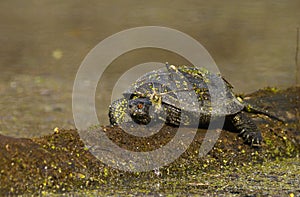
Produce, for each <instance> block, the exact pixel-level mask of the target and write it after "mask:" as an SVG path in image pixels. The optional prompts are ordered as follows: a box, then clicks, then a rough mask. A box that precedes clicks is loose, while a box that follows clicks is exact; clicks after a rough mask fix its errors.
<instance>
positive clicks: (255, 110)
mask: <svg viewBox="0 0 300 197" xmlns="http://www.w3.org/2000/svg"><path fill="white" fill-rule="evenodd" d="M243 104H244V105H245V108H244V111H246V112H249V113H254V114H263V115H266V116H268V117H270V118H272V119H274V120H277V121H280V122H283V123H284V122H285V121H284V120H283V119H281V118H279V117H277V116H275V115H273V114H271V113H270V112H269V111H268V110H265V109H262V108H259V107H257V106H254V105H251V104H249V103H247V102H245V101H243Z"/></svg>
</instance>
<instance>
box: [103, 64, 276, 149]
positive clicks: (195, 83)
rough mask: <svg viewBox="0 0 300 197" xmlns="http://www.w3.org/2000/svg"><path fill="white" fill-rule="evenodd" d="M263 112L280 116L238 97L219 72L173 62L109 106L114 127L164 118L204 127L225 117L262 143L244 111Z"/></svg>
mask: <svg viewBox="0 0 300 197" xmlns="http://www.w3.org/2000/svg"><path fill="white" fill-rule="evenodd" d="M245 111H247V112H255V113H262V114H265V115H268V116H270V117H271V118H275V119H278V118H277V117H275V116H273V115H271V114H270V113H269V112H268V111H266V110H263V109H259V108H257V107H254V106H252V105H250V104H248V103H246V102H245V101H243V100H242V99H241V98H240V97H237V96H235V94H234V92H233V86H232V85H231V84H230V83H229V82H228V81H227V80H225V79H224V78H223V77H222V76H221V75H220V74H215V73H212V72H209V71H208V70H207V69H206V68H202V67H201V68H197V67H194V66H186V65H178V66H175V65H170V64H168V63H166V68H162V69H158V70H154V71H151V72H148V73H146V74H144V75H143V76H141V77H140V78H139V79H138V80H137V81H136V82H135V83H133V84H132V85H131V86H130V87H129V88H128V89H127V90H126V91H125V92H124V93H123V98H120V99H117V100H115V101H114V102H112V104H111V105H110V106H109V120H110V124H111V125H112V126H114V125H120V124H122V123H124V122H126V121H127V120H126V118H125V116H127V115H128V116H129V117H130V118H131V119H132V121H134V122H136V123H138V124H142V125H147V124H149V123H150V122H158V121H163V122H164V123H165V124H168V125H172V126H180V125H185V126H197V127H200V128H201V127H205V126H207V125H209V123H210V122H211V121H218V120H220V119H222V118H223V119H224V120H225V122H226V123H230V125H232V126H233V127H234V129H235V130H236V131H238V132H239V136H240V137H242V139H243V140H244V142H245V143H247V144H250V145H251V146H260V145H261V143H262V135H261V132H260V131H259V129H258V128H257V126H256V124H255V123H254V122H253V121H252V119H251V118H250V117H248V116H247V115H246V114H245V113H244V112H245Z"/></svg>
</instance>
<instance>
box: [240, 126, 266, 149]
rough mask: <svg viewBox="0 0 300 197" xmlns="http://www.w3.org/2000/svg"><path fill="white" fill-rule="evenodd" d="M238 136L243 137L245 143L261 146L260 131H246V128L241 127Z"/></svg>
mask: <svg viewBox="0 0 300 197" xmlns="http://www.w3.org/2000/svg"><path fill="white" fill-rule="evenodd" d="M239 136H241V137H242V138H243V139H244V142H245V143H246V144H249V145H251V146H252V147H257V146H261V142H262V136H261V134H260V132H255V131H249V130H248V131H247V130H246V129H243V130H242V131H241V132H240V133H239Z"/></svg>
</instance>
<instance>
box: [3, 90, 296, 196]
mask: <svg viewBox="0 0 300 197" xmlns="http://www.w3.org/2000/svg"><path fill="white" fill-rule="evenodd" d="M299 98H300V88H299V87H293V88H289V89H286V90H277V89H274V88H267V89H264V90H259V91H257V92H254V93H252V94H249V95H245V96H244V99H245V100H247V101H248V102H250V103H253V104H256V105H257V106H260V107H262V108H264V109H267V110H268V111H269V112H270V113H272V114H274V115H276V116H278V117H280V118H281V119H284V120H285V123H281V122H278V121H276V120H273V119H270V118H269V117H266V116H264V115H256V114H249V116H251V117H252V118H253V119H254V121H255V122H256V124H257V125H258V127H259V128H260V129H261V131H262V135H263V137H264V141H263V144H262V146H261V147H260V148H251V147H249V146H248V145H245V144H244V143H243V141H242V139H241V138H239V137H238V136H237V134H236V133H233V132H228V131H216V132H220V137H219V138H218V141H217V142H216V144H215V146H214V148H213V149H212V150H211V151H210V152H209V153H208V154H207V155H206V156H204V157H198V154H199V148H200V146H201V144H202V141H203V138H204V136H205V133H206V130H204V129H198V132H197V134H196V136H195V137H194V140H193V142H192V143H191V144H190V146H189V147H188V149H187V151H185V152H184V153H183V154H182V155H181V156H180V157H179V158H178V159H176V160H175V161H174V162H173V163H171V164H169V165H166V166H164V167H161V168H160V169H157V170H154V171H149V172H140V173H137V172H123V171H119V170H116V169H113V168H111V167H109V166H108V165H106V164H103V163H102V162H101V161H99V160H98V159H96V158H95V157H94V156H93V154H91V153H90V150H89V149H90V148H91V147H85V145H84V143H83V142H82V140H81V139H80V136H79V134H78V132H77V131H76V130H64V129H55V131H53V133H52V134H50V135H46V136H43V137H39V138H13V137H8V136H4V135H0V158H1V160H0V180H1V182H0V193H1V194H8V193H16V194H20V193H65V192H90V193H92V192H96V193H97V194H99V195H104V194H113V193H114V192H115V193H117V194H120V195H121V194H123V195H124V194H126V193H127V194H128V193H129V192H130V194H140V195H142V194H143V195H144V194H149V195H153V194H154V195H155V194H162V195H167V194H172V193H176V194H196V193H200V194H206V193H209V194H239V195H241V194H244V195H246V194H253V195H255V194H263V195H268V194H270V195H273V194H277V193H278V192H279V191H281V192H282V193H281V194H288V193H294V194H297V193H298V194H299V193H300V188H299V179H300V177H299V174H300V162H299V152H300V131H299V127H300V119H299ZM184 130H186V133H187V135H189V133H190V132H189V130H190V128H184ZM101 132H104V133H105V134H106V135H107V136H108V137H109V138H110V139H111V140H112V141H113V142H114V143H116V144H117V145H118V146H119V147H121V148H124V149H127V150H131V151H136V152H143V151H150V150H155V149H157V148H159V147H162V146H164V145H165V144H167V143H168V142H170V140H171V139H172V138H173V137H174V136H175V134H176V132H177V129H176V128H173V127H170V126H165V127H163V128H162V129H161V131H160V132H159V133H157V134H155V135H154V136H152V137H149V138H146V139H145V138H137V137H133V136H130V135H128V134H126V133H124V132H123V131H122V130H121V129H120V128H118V127H98V128H93V129H91V130H90V131H87V134H90V137H91V138H89V139H90V140H97V135H96V136H95V133H101ZM87 136H88V135H87ZM165 154H166V155H167V152H166V153H165ZM107 155H112V154H110V153H109V152H108V154H107ZM157 157H161V155H157ZM294 160H295V162H294ZM111 161H112V162H115V163H117V165H124V164H123V163H122V162H120V161H117V160H115V161H113V158H111ZM118 162H119V163H118ZM276 162H279V163H276ZM281 162H282V163H281ZM276 166H277V167H276ZM290 172H292V173H290ZM297 185H298V186H297ZM111 190H113V191H114V192H111Z"/></svg>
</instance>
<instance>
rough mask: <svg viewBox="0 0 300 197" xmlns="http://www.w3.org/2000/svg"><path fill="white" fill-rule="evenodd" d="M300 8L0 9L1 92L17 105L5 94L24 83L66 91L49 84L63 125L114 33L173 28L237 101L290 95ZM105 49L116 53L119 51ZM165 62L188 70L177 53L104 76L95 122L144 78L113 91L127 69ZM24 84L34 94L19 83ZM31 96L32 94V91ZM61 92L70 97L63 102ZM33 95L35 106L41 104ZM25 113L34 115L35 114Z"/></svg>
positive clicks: (147, 55) (127, 60) (120, 65)
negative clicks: (91, 55) (81, 75)
mask: <svg viewBox="0 0 300 197" xmlns="http://www.w3.org/2000/svg"><path fill="white" fill-rule="evenodd" d="M299 7H300V4H299V1H289V2H288V3H287V2H284V1H264V2H261V1H255V2H240V1H230V2H226V3H220V2H219V1H214V0H213V1H209V2H206V1H184V2H179V1H176V2H173V1H172V2H168V1H164V2H160V1H147V2H141V1H130V2H129V1H128V2H125V1H114V2H113V3H111V2H110V1H93V2H89V3H85V2H73V1H64V2H61V1H51V2H38V1H34V0H31V1H27V2H26V3H25V2H23V3H21V2H19V1H6V2H1V7H0V10H1V17H0V27H1V31H0V35H1V36H0V40H1V47H0V68H1V73H0V75H1V77H0V82H1V83H0V84H1V85H0V86H1V89H0V91H1V92H2V94H4V95H7V94H11V97H13V98H14V97H16V96H22V95H14V94H13V93H11V92H9V91H7V88H8V89H9V87H10V84H11V83H12V84H15V81H18V79H19V78H24V76H25V77H28V78H35V77H40V78H43V80H44V81H55V82H56V83H57V86H63V87H59V88H58V87H51V84H49V88H53V89H54V92H55V94H56V95H57V97H61V98H60V99H61V100H60V99H58V100H57V101H55V102H58V103H64V105H66V106H67V107H66V108H67V109H68V110H67V111H68V114H66V115H64V116H63V119H64V120H66V119H72V115H71V113H69V112H71V109H70V106H71V104H70V103H71V93H72V86H73V82H74V79H75V75H76V72H77V70H78V68H79V66H80V64H81V62H82V61H83V59H84V57H85V56H86V55H87V53H88V52H89V51H90V50H91V49H92V48H93V47H94V46H96V45H97V44H98V43H99V42H100V41H102V40H103V39H105V38H106V37H108V36H110V35H112V34H114V33H117V32H119V31H122V30H125V29H129V28H133V27H137V26H149V25H152V26H166V27H170V28H174V29H177V30H179V31H182V32H184V33H186V34H188V35H190V36H192V37H193V38H195V39H196V40H197V41H198V42H200V43H201V44H202V45H203V46H204V47H205V48H206V50H207V51H208V52H209V53H210V55H211V56H212V58H213V59H214V60H215V62H216V64H217V66H218V68H219V70H220V72H221V73H222V74H223V75H224V76H225V77H226V79H227V80H228V81H230V83H231V84H232V85H233V86H234V87H235V91H236V92H237V93H243V92H244V93H245V92H246V93H247V92H252V91H255V90H257V89H259V88H263V87H266V86H276V87H279V88H285V87H288V86H291V85H295V84H296V76H297V75H298V76H300V74H299V71H298V73H296V70H297V69H296V65H295V51H296V28H297V27H299V26H300V13H299V12H298V10H299ZM131 42H132V41H131ZM106 49H107V51H114V50H115V47H109V46H108V47H106ZM191 53H192V51H191ZM99 56H100V57H101V54H99ZM166 61H169V62H170V63H173V64H182V63H186V64H189V62H188V61H186V60H185V59H184V58H182V57H180V56H178V55H176V54H174V53H170V52H166V51H163V50H160V49H149V48H147V49H138V50H134V51H132V52H129V53H126V54H123V55H122V56H120V57H118V58H117V59H115V61H113V62H112V63H111V64H110V65H109V66H108V68H107V69H106V70H105V72H104V74H103V76H102V78H101V80H100V83H99V85H98V91H97V94H96V100H97V113H98V116H99V117H100V118H101V120H105V119H106V120H105V121H103V124H107V118H106V113H107V106H108V104H109V103H110V100H111V95H112V92H114V93H116V94H115V95H120V94H121V92H122V90H123V89H124V88H126V87H127V85H128V84H130V81H132V80H133V79H135V78H137V77H138V76H139V75H140V73H138V74H135V73H129V74H128V73H127V74H128V75H127V76H129V79H130V80H128V81H125V82H124V81H123V83H122V86H119V87H116V88H115V89H114V85H115V83H116V82H117V81H118V78H119V77H120V76H121V75H122V74H123V73H124V72H125V71H126V70H127V69H129V68H132V67H134V66H136V65H138V64H141V63H143V62H162V63H164V62H166ZM98 65H99V68H100V67H104V66H107V65H103V64H101V62H98ZM151 69H152V67H151V68H147V70H151ZM298 70H299V69H298ZM298 80H299V79H298ZM19 83H23V84H22V85H23V86H29V84H26V83H27V82H24V81H22V80H21V81H20V82H19ZM298 83H299V81H298ZM28 89H29V91H30V87H28ZM58 89H59V91H58ZM113 89H114V90H113ZM61 91H63V92H65V96H66V97H63V98H62V96H59V95H60V92H61ZM30 95H31V96H32V101H33V102H35V101H34V100H35V99H36V98H37V97H39V96H40V95H35V94H33V93H32V94H30ZM1 100H2V101H1V103H2V105H4V106H5V108H6V109H7V112H6V113H10V112H11V111H12V110H13V107H17V108H22V107H21V106H22V105H26V103H23V101H22V102H18V103H14V105H17V106H11V103H10V101H11V99H8V100H9V101H5V99H1ZM21 100H22V99H21ZM47 102H51V101H46V103H47ZM99 103H100V105H99ZM48 104H49V103H48ZM7 105H9V106H7ZM27 110H28V111H27V112H28V113H29V114H31V112H32V113H33V112H35V111H36V110H37V109H36V108H35V107H32V108H31V107H30V108H28V109H27ZM37 113H39V112H37ZM41 115H42V117H43V118H44V117H45V116H44V114H41ZM36 119H37V120H36ZM36 121H40V119H39V118H36V117H33V118H32V120H31V122H30V123H32V124H34V123H35V122H36ZM68 121H69V120H68ZM23 126H24V125H21V126H20V127H21V128H23ZM2 127H3V126H2ZM45 127H46V128H47V126H45ZM5 128H7V129H9V126H8V127H5ZM7 129H5V130H7ZM2 130H3V129H2ZM25 135H26V134H25Z"/></svg>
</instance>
